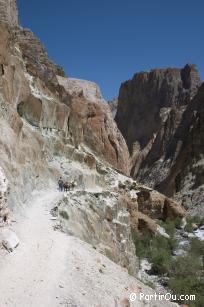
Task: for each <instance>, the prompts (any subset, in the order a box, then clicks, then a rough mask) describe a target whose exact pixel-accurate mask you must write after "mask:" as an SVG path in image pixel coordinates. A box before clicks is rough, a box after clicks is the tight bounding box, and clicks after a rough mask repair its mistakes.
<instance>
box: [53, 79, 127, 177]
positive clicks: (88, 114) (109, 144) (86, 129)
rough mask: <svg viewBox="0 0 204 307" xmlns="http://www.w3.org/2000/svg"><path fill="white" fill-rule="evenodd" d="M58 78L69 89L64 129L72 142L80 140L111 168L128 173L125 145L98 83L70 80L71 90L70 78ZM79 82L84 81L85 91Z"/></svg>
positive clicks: (76, 142) (77, 143) (67, 90)
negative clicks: (66, 128)
mask: <svg viewBox="0 0 204 307" xmlns="http://www.w3.org/2000/svg"><path fill="white" fill-rule="evenodd" d="M58 81H59V83H60V85H61V86H63V87H64V89H65V90H66V92H67V93H68V94H71V93H72V96H71V97H72V99H71V103H70V105H69V107H70V109H71V113H70V117H69V121H68V129H69V131H70V133H71V135H72V136H75V137H74V140H75V144H76V145H79V144H80V142H84V143H85V144H86V145H87V146H89V147H90V148H91V149H92V150H93V151H95V152H96V153H97V154H98V155H99V156H101V157H104V158H105V159H106V161H108V162H109V163H111V164H112V165H113V166H114V167H115V168H117V169H119V170H121V171H123V172H124V173H126V174H128V173H129V153H128V148H127V145H126V143H125V140H124V138H123V137H122V135H121V132H120V131H119V129H118V128H117V125H116V123H115V122H114V120H113V117H112V114H111V112H110V109H109V107H108V105H107V103H104V100H103V98H102V96H101V94H100V90H99V89H98V87H96V86H95V85H94V86H93V83H91V84H90V82H88V81H81V80H80V81H78V82H77V81H76V80H74V84H75V90H74V91H73V79H71V80H70V79H69V78H63V77H58ZM81 83H82V84H83V85H84V84H86V86H85V87H86V91H85V92H84V87H81ZM76 84H77V86H76ZM79 86H80V87H81V90H79Z"/></svg>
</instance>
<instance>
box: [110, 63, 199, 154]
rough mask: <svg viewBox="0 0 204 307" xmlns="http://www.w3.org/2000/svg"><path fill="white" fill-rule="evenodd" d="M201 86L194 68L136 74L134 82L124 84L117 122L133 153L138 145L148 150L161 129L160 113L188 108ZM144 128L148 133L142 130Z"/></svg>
mask: <svg viewBox="0 0 204 307" xmlns="http://www.w3.org/2000/svg"><path fill="white" fill-rule="evenodd" d="M200 84H201V81H200V76H199V73H198V71H197V68H196V66H195V65H193V64H187V65H186V66H185V67H184V68H182V69H180V68H160V69H153V70H151V71H149V72H140V73H136V74H135V75H134V76H133V78H132V79H131V80H128V81H126V82H124V83H122V85H121V87H120V92H119V99H118V109H117V114H116V122H117V124H118V127H119V129H120V130H121V132H122V134H123V136H124V137H125V138H126V141H127V144H128V146H129V149H130V150H131V148H132V144H133V143H134V142H135V141H139V142H140V143H141V145H142V147H143V146H145V145H146V144H147V143H148V141H149V139H150V138H151V137H152V135H153V133H155V132H156V131H157V130H158V125H159V126H160V123H159V122H160V110H161V109H162V108H172V107H181V106H186V105H187V104H188V103H189V102H190V100H191V99H192V98H193V97H194V96H195V94H196V93H197V90H198V87H199V86H200ZM150 110H151V114H150V112H149V111H150ZM140 126H142V127H145V129H142V130H141V129H140ZM135 129H136V130H137V131H135Z"/></svg>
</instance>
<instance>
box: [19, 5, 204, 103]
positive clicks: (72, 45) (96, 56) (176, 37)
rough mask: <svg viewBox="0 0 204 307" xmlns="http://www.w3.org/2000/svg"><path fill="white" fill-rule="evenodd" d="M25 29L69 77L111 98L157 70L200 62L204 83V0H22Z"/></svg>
mask: <svg viewBox="0 0 204 307" xmlns="http://www.w3.org/2000/svg"><path fill="white" fill-rule="evenodd" d="M17 2H18V7H19V11H20V21H21V24H22V26H23V27H27V28H30V29H32V30H33V32H35V33H36V34H37V36H38V37H39V38H40V39H41V40H42V41H43V43H44V45H45V46H46V48H47V50H48V53H49V55H50V57H51V58H52V59H53V60H54V61H55V62H56V63H58V64H60V65H62V66H63V67H64V69H65V72H66V74H67V75H68V76H70V77H76V78H81V79H87V80H92V81H95V82H96V83H98V84H99V85H100V87H101V90H102V93H103V95H104V97H105V98H106V99H109V98H112V97H114V96H117V94H118V90H119V87H120V84H121V82H122V81H125V80H127V79H130V78H131V77H132V75H133V74H134V73H135V72H138V71H141V70H143V71H144V70H150V69H152V68H155V67H169V66H178V67H182V66H184V65H185V64H186V63H195V64H197V66H198V69H199V71H200V74H201V77H202V79H204V36H203V33H204V1H203V0H194V1H193V0H192V1H190V0H185V1H184V0H140V1H139V0H109V1H108V0H58V1H54V0H17Z"/></svg>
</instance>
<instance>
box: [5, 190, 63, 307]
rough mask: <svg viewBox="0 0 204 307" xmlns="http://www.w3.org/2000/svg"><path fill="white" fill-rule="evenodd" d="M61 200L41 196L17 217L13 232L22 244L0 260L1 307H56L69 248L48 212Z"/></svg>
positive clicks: (50, 193) (51, 194)
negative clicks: (54, 226)
mask: <svg viewBox="0 0 204 307" xmlns="http://www.w3.org/2000/svg"><path fill="white" fill-rule="evenodd" d="M60 197H61V195H60V193H59V192H56V191H54V192H53V191H46V192H44V193H40V194H38V195H37V197H34V200H33V201H32V202H31V204H29V206H28V207H27V209H26V211H25V212H24V214H23V216H18V217H17V224H16V225H14V226H13V229H14V230H15V232H16V233H17V235H18V237H19V238H20V241H21V243H20V245H19V247H18V248H17V249H16V250H15V251H14V252H13V253H10V254H8V255H6V257H4V258H3V259H2V258H1V261H0V277H1V278H0V292H1V295H0V307H4V306H12V307H14V306H19V307H20V306H25V307H28V306H56V304H55V301H56V296H57V294H58V293H57V292H58V291H56V289H58V288H59V284H60V277H61V275H62V274H63V270H64V264H65V262H66V251H67V248H68V245H67V244H66V235H65V234H63V233H60V232H58V231H54V230H53V227H52V224H53V221H52V220H51V216H50V214H49V210H50V208H51V207H52V205H53V204H54V203H55V202H56V201H57V200H58V199H59V198H60ZM62 247H63V248H62Z"/></svg>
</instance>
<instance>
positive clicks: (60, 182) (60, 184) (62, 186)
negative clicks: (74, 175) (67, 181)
mask: <svg viewBox="0 0 204 307" xmlns="http://www.w3.org/2000/svg"><path fill="white" fill-rule="evenodd" d="M58 186H59V190H60V191H61V192H63V188H64V182H63V180H62V177H60V179H59V180H58Z"/></svg>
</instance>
